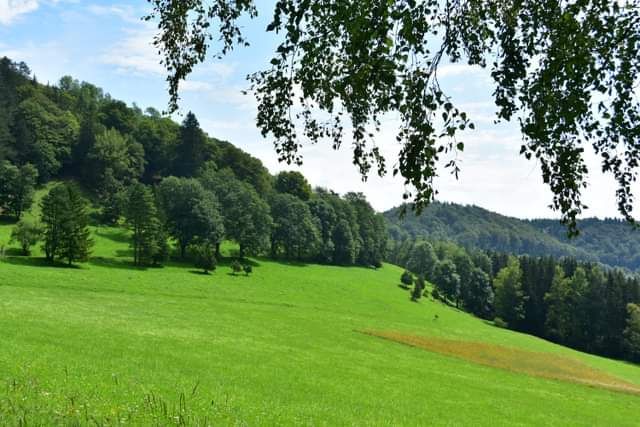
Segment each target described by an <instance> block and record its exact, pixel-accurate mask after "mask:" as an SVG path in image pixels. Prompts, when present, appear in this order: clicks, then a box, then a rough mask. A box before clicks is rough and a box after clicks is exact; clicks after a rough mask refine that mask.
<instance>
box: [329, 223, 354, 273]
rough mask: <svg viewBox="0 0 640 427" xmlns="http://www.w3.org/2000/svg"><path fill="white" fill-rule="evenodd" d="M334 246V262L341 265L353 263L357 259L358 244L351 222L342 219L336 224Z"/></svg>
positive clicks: (333, 234) (333, 237)
mask: <svg viewBox="0 0 640 427" xmlns="http://www.w3.org/2000/svg"><path fill="white" fill-rule="evenodd" d="M332 242H333V246H334V252H333V257H332V258H333V262H334V263H336V264H339V265H351V264H353V263H354V262H355V260H356V251H357V244H356V242H355V238H354V237H353V233H352V231H351V227H350V225H349V222H348V221H347V220H346V219H341V220H339V221H338V223H337V224H336V227H335V228H334V230H333V233H332Z"/></svg>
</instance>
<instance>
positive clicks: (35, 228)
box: [10, 217, 42, 256]
mask: <svg viewBox="0 0 640 427" xmlns="http://www.w3.org/2000/svg"><path fill="white" fill-rule="evenodd" d="M41 236H42V226H41V225H40V224H39V223H38V222H37V221H36V220H33V219H27V218H24V217H23V218H21V219H20V221H19V222H18V223H17V224H16V225H15V227H13V230H11V242H10V243H14V242H15V243H18V244H19V245H20V248H22V254H23V255H26V256H28V255H30V254H31V246H33V245H35V244H36V243H38V241H39V240H40V238H41Z"/></svg>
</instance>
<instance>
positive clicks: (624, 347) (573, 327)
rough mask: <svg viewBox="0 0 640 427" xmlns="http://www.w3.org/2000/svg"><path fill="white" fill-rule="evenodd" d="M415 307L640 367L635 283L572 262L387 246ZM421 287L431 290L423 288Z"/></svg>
mask: <svg viewBox="0 0 640 427" xmlns="http://www.w3.org/2000/svg"><path fill="white" fill-rule="evenodd" d="M390 246H391V248H392V250H390V251H389V257H390V260H391V261H392V262H394V263H396V264H398V265H402V266H405V267H406V268H407V269H408V270H409V271H410V272H412V273H414V274H415V275H416V276H417V278H414V277H413V275H412V274H411V273H410V272H409V271H406V272H405V273H404V274H403V275H402V277H401V282H402V283H403V284H404V285H405V286H406V287H407V288H410V286H411V285H413V288H412V289H411V298H412V299H413V300H414V301H415V300H417V299H419V298H420V296H421V295H422V293H423V292H427V295H429V296H432V297H434V298H437V299H440V300H442V301H444V302H446V303H448V304H451V305H455V306H456V307H458V308H460V309H464V310H466V311H468V312H470V313H473V314H474V315H476V316H479V317H482V318H485V319H494V322H495V323H496V324H497V325H501V326H504V327H508V328H510V329H514V330H517V331H521V332H526V333H529V334H533V335H536V336H539V337H543V338H546V339H549V340H552V341H555V342H557V343H560V344H563V345H567V346H570V347H573V348H576V349H579V350H583V351H588V352H592V353H596V354H601V355H605V356H609V357H618V358H626V359H628V360H632V361H636V362H640V280H639V279H638V276H637V275H630V274H628V273H625V272H624V271H623V270H621V269H611V268H606V269H605V268H602V267H601V266H600V265H598V264H595V263H584V262H578V261H576V260H575V259H574V258H568V257H566V258H562V259H560V260H558V259H554V258H553V257H551V256H545V257H532V256H527V255H522V256H519V257H516V256H513V255H507V254H504V253H499V252H495V251H482V250H479V249H472V250H467V249H465V248H464V247H462V246H459V245H457V244H455V243H452V242H443V241H433V242H428V241H425V240H418V241H414V240H410V241H404V242H391V244H390ZM425 279H426V280H427V281H429V282H431V283H432V284H433V288H432V289H431V290H427V289H426V288H425V285H424V283H425Z"/></svg>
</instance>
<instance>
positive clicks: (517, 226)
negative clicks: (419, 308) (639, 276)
mask: <svg viewBox="0 0 640 427" xmlns="http://www.w3.org/2000/svg"><path fill="white" fill-rule="evenodd" d="M399 212H400V208H394V209H391V210H389V211H387V212H385V213H384V215H385V217H386V218H387V220H388V222H389V224H391V226H390V231H391V234H392V236H393V237H394V238H396V239H401V238H402V237H403V236H410V237H413V238H415V237H426V238H429V239H433V240H453V241H455V242H457V243H459V244H461V245H463V246H466V247H476V248H481V249H487V250H495V251H499V252H505V253H513V254H522V255H524V254H528V255H551V256H554V257H561V256H571V257H575V258H577V259H579V260H582V261H594V262H601V263H603V264H607V265H609V266H613V267H623V268H628V269H630V270H632V271H636V270H638V269H640V255H639V254H640V232H638V231H635V230H633V229H632V228H631V226H629V224H627V223H625V222H623V221H619V220H612V219H606V220H599V219H585V220H581V221H579V222H578V226H579V229H580V232H581V234H580V236H579V237H578V238H575V239H568V238H567V237H566V229H565V228H564V227H563V226H562V224H560V222H559V221H557V220H533V221H528V220H521V219H518V218H512V217H507V216H504V215H500V214H497V213H494V212H491V211H488V210H486V209H483V208H480V207H477V206H463V205H459V204H455V203H437V202H436V203H433V204H432V205H431V206H429V207H428V208H427V209H425V210H424V211H423V213H422V214H421V215H420V216H416V215H414V214H413V213H411V212H407V214H406V215H405V217H403V218H400V217H399Z"/></svg>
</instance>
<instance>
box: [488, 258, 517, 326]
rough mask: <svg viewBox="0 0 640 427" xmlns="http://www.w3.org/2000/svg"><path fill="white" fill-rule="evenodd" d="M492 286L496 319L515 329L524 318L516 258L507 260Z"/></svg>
mask: <svg viewBox="0 0 640 427" xmlns="http://www.w3.org/2000/svg"><path fill="white" fill-rule="evenodd" d="M493 284H494V287H495V299H494V308H495V314H496V317H499V318H500V319H502V320H504V321H505V322H507V325H509V328H512V329H515V328H517V327H518V322H519V321H520V320H521V319H522V318H523V317H524V295H523V292H522V270H520V262H519V261H518V258H516V257H510V258H509V261H508V263H507V266H506V267H504V268H503V269H502V270H500V271H499V272H498V275H497V276H496V278H495V279H494V281H493Z"/></svg>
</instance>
